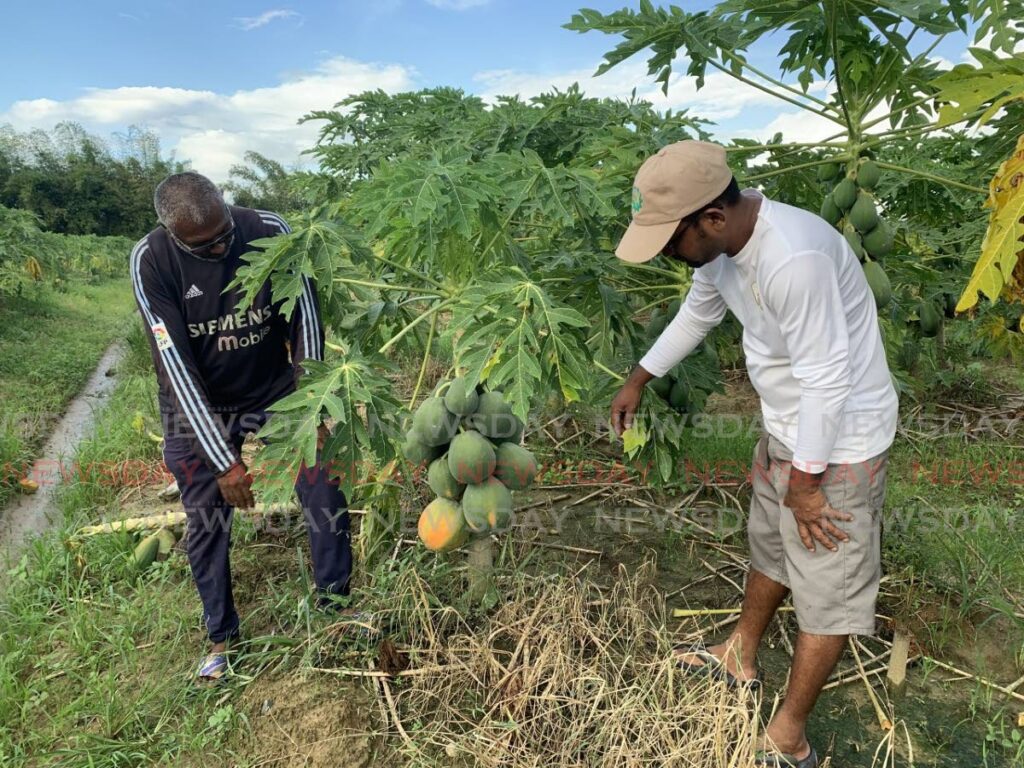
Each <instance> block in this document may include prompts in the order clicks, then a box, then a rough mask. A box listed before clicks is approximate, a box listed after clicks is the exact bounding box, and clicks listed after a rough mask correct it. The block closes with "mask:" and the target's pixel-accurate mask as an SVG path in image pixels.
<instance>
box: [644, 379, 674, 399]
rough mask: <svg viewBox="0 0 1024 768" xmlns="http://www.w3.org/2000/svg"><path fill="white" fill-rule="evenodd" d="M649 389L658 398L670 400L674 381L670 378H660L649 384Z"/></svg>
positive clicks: (652, 380)
mask: <svg viewBox="0 0 1024 768" xmlns="http://www.w3.org/2000/svg"><path fill="white" fill-rule="evenodd" d="M647 387H648V389H650V390H651V391H652V392H653V393H654V394H656V395H657V396H658V397H660V398H662V399H663V400H668V396H669V393H670V392H671V391H672V379H671V378H669V377H668V376H658V377H657V378H653V379H651V380H650V381H649V382H647Z"/></svg>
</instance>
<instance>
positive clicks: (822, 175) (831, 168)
mask: <svg viewBox="0 0 1024 768" xmlns="http://www.w3.org/2000/svg"><path fill="white" fill-rule="evenodd" d="M842 169H843V166H842V165H840V164H839V163H826V164H825V165H819V166H818V181H832V180H833V179H835V177H836V176H838V175H839V172H840V171H841V170H842Z"/></svg>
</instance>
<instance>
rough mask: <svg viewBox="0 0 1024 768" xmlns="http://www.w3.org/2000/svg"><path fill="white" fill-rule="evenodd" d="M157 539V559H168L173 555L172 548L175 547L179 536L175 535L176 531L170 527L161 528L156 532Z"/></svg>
mask: <svg viewBox="0 0 1024 768" xmlns="http://www.w3.org/2000/svg"><path fill="white" fill-rule="evenodd" d="M156 540H157V551H156V559H157V560H166V559H167V558H168V557H170V556H171V550H173V549H174V545H175V544H177V543H178V538H177V537H176V536H175V535H174V531H172V530H170V529H169V528H161V529H160V530H158V531H157V532H156Z"/></svg>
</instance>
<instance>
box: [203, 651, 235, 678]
mask: <svg viewBox="0 0 1024 768" xmlns="http://www.w3.org/2000/svg"><path fill="white" fill-rule="evenodd" d="M229 670H230V665H229V664H228V656H227V654H226V653H208V654H207V655H206V656H204V657H203V658H202V660H201V661H200V662H199V668H198V669H197V670H196V679H197V680H199V681H200V682H204V683H215V682H217V681H218V680H221V679H223V678H224V676H225V675H226V674H227V673H228V671H229Z"/></svg>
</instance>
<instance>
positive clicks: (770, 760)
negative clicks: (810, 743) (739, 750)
mask: <svg viewBox="0 0 1024 768" xmlns="http://www.w3.org/2000/svg"><path fill="white" fill-rule="evenodd" d="M754 765H762V766H767V768H818V753H817V752H815V751H814V747H811V754H809V755H808V756H807V757H805V758H804V759H803V760H798V759H797V758H795V757H793V755H787V754H785V753H784V752H763V751H759V752H758V753H757V754H756V755H754Z"/></svg>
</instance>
